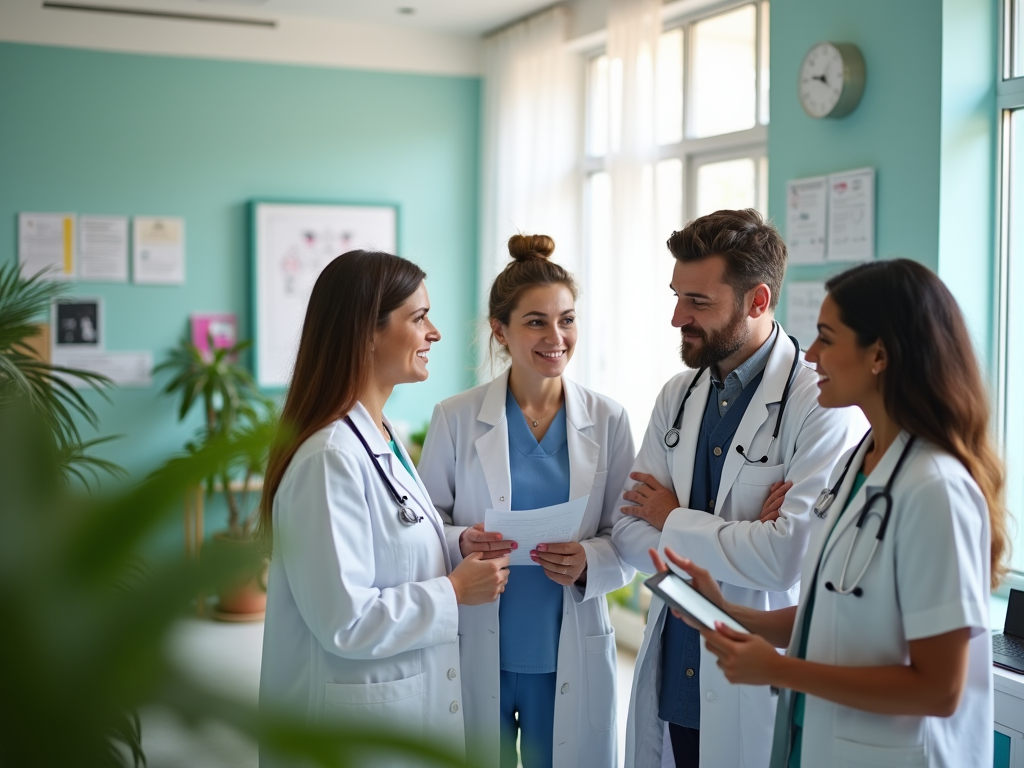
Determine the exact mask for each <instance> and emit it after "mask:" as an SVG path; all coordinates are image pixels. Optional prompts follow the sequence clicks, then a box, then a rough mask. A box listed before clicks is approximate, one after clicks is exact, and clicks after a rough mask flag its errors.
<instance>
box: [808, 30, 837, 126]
mask: <svg viewBox="0 0 1024 768" xmlns="http://www.w3.org/2000/svg"><path fill="white" fill-rule="evenodd" d="M844 75H845V72H844V66H843V55H842V53H840V52H839V49H838V48H836V47H835V46H834V45H832V43H818V44H817V45H816V46H814V47H813V48H811V50H809V51H808V52H807V55H806V56H804V61H803V64H801V65H800V104H801V105H802V106H803V108H804V111H805V112H807V114H808V115H810V116H811V117H826V116H827V115H829V114H830V113H831V112H832V110H833V109H835V107H836V105H837V104H838V103H839V100H840V98H842V95H843V87H844Z"/></svg>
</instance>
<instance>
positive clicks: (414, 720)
mask: <svg viewBox="0 0 1024 768" xmlns="http://www.w3.org/2000/svg"><path fill="white" fill-rule="evenodd" d="M426 690H427V675H426V673H425V672H424V673H422V674H419V675H413V676H412V677H407V678H405V679H403V680H392V681H391V682H387V683H327V685H326V690H325V691H324V719H325V720H327V721H329V722H330V721H333V722H338V723H344V724H346V725H353V724H356V725H358V724H365V725H368V726H373V727H377V728H387V729H393V730H398V731H401V732H403V733H405V734H408V735H410V736H421V735H422V734H423V714H424V713H423V709H424V707H425V706H426V696H425V693H426Z"/></svg>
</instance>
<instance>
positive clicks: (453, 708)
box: [448, 701, 459, 714]
mask: <svg viewBox="0 0 1024 768" xmlns="http://www.w3.org/2000/svg"><path fill="white" fill-rule="evenodd" d="M448 709H450V710H451V711H452V714H455V713H456V712H458V711H459V702H457V701H453V702H452V705H451V706H450V707H448Z"/></svg>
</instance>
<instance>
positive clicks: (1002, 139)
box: [993, 0, 1024, 589]
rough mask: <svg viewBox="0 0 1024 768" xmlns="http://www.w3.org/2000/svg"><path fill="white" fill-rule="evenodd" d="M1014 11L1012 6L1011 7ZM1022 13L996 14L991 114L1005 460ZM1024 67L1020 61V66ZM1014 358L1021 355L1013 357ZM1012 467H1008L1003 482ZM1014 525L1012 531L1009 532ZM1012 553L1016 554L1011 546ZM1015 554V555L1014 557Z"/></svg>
mask: <svg viewBox="0 0 1024 768" xmlns="http://www.w3.org/2000/svg"><path fill="white" fill-rule="evenodd" d="M1014 6H1017V7H1016V8H1015V7H1014ZM1018 12H1019V13H1024V3H1021V0H1003V4H1002V13H1001V14H1000V36H999V37H1000V54H999V59H1000V64H999V72H998V76H997V78H996V109H997V110H998V115H997V117H998V120H997V125H998V130H999V137H998V152H997V161H996V162H997V164H998V183H999V188H998V193H997V221H998V224H997V227H998V230H997V254H996V269H995V273H996V291H995V299H996V300H995V302H994V307H993V311H994V313H995V322H994V327H995V334H996V345H995V348H996V355H995V358H996V359H995V377H994V378H995V382H996V386H995V409H994V422H995V427H996V432H997V436H998V440H999V444H1000V446H1001V447H1002V449H1003V454H1004V456H1005V455H1006V450H1007V435H1008V433H1009V430H1010V429H1011V428H1012V427H1013V425H1011V424H1009V414H1008V409H1007V398H1009V397H1011V396H1012V393H1011V392H1010V391H1009V368H1010V366H1009V356H1010V349H1009V344H1010V327H1009V289H1010V279H1011V270H1012V269H1013V268H1017V269H1024V264H1018V265H1011V264H1010V256H1011V253H1010V251H1011V236H1012V237H1013V238H1015V239H1018V238H1022V237H1024V222H1018V223H1017V224H1016V225H1015V227H1014V232H1012V233H1011V227H1010V218H1011V217H1010V204H1011V179H1010V170H1011V168H1012V167H1013V159H1014V154H1015V153H1016V152H1021V151H1024V147H1014V146H1013V138H1014V137H1013V130H1012V115H1013V113H1014V112H1020V118H1021V119H1024V76H1019V77H1012V73H1013V66H1014V62H1013V56H1014V43H1015V42H1016V41H1015V39H1014V33H1015V26H1016V25H1015V22H1016V18H1015V14H1016V13H1018ZM1021 64H1024V62H1021ZM1018 186H1021V187H1024V179H1022V180H1020V182H1019V184H1018ZM1017 354H1021V353H1020V352H1018V353H1017ZM1011 472H1012V468H1011V467H1009V466H1007V473H1006V474H1007V478H1009V476H1010V474H1011ZM1013 501H1014V500H1013V499H1010V498H1008V499H1007V502H1008V505H1009V507H1010V513H1011V514H1014V513H1016V514H1015V515H1014V516H1015V517H1016V524H1017V525H1016V527H1017V528H1020V529H1021V530H1019V531H1017V535H1016V536H1015V539H1016V542H1015V543H1019V542H1022V541H1024V518H1021V517H1020V515H1021V512H1022V510H1014V509H1013ZM1013 528H1014V526H1011V531H1012V530H1013ZM1015 549H1019V546H1018V547H1015ZM1019 556H1020V553H1017V557H1018V558H1019ZM1020 562H1021V563H1022V565H1021V567H1014V568H1011V571H1012V572H1011V574H1010V576H1009V578H1008V580H1007V582H1008V583H1007V584H1004V587H1003V588H1004V589H1005V588H1006V587H1009V586H1012V587H1015V588H1018V589H1024V561H1020Z"/></svg>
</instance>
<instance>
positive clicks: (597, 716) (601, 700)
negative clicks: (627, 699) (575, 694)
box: [586, 629, 615, 731]
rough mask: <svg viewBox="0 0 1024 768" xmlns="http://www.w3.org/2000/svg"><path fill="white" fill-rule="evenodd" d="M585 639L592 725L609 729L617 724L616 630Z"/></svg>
mask: <svg viewBox="0 0 1024 768" xmlns="http://www.w3.org/2000/svg"><path fill="white" fill-rule="evenodd" d="M586 641H587V662H586V663H587V688H588V691H587V699H588V701H587V707H588V710H589V713H590V727H591V728H593V729H594V730H595V731H607V730H609V729H610V728H611V727H612V726H613V725H615V630H614V629H613V630H612V631H611V632H609V633H608V634H607V635H594V636H591V637H588V638H586Z"/></svg>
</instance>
